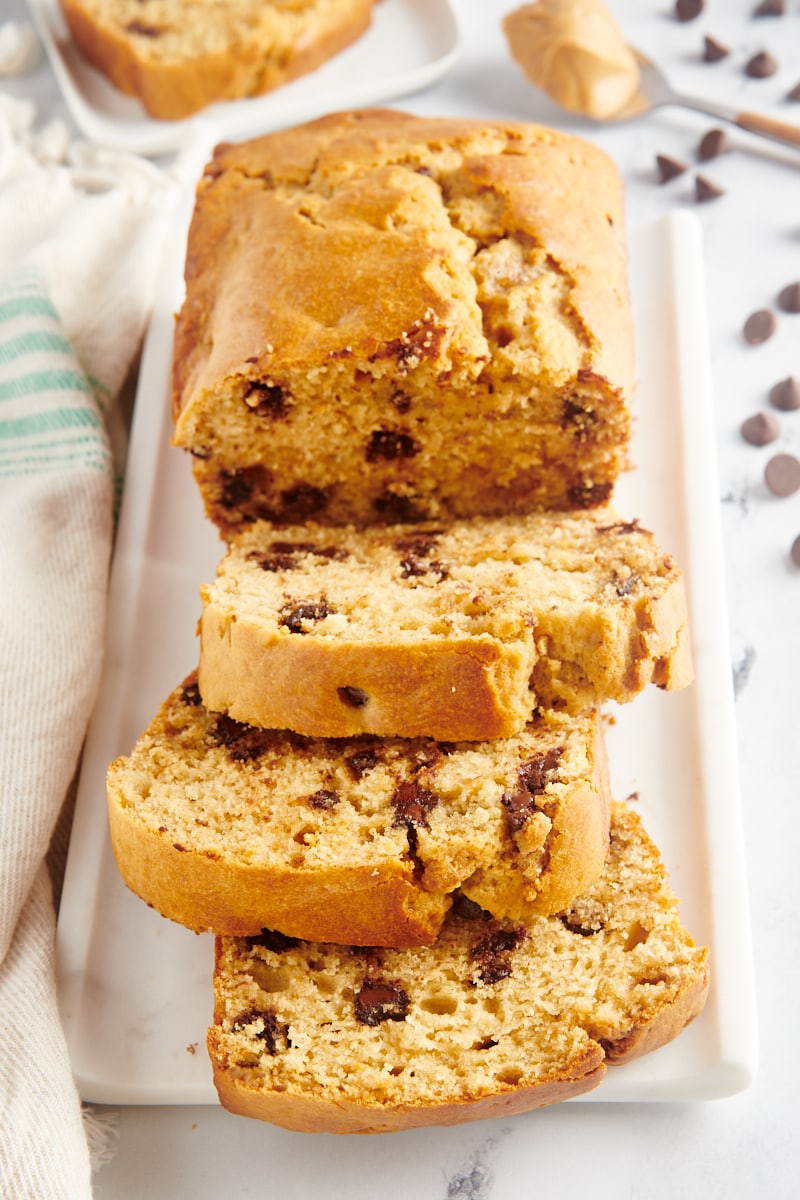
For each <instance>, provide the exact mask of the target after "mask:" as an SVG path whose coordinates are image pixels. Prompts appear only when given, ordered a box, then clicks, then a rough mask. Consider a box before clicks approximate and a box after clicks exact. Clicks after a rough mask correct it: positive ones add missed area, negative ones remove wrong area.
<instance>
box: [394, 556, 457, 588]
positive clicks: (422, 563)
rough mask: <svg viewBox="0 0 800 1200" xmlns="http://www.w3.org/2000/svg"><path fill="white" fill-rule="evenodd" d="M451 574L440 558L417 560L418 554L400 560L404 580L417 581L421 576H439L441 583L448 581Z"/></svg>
mask: <svg viewBox="0 0 800 1200" xmlns="http://www.w3.org/2000/svg"><path fill="white" fill-rule="evenodd" d="M449 574H450V572H449V571H448V569H447V567H445V566H443V565H442V563H441V562H440V561H439V559H438V558H431V559H424V558H417V556H416V554H407V555H406V557H405V558H401V559H400V575H401V577H402V578H403V579H416V578H418V577H419V576H420V575H437V576H438V577H439V581H440V582H441V581H442V580H443V579H447V577H448V575H449Z"/></svg>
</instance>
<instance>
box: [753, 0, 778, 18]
mask: <svg viewBox="0 0 800 1200" xmlns="http://www.w3.org/2000/svg"><path fill="white" fill-rule="evenodd" d="M783 13H784V5H783V0H761V3H760V4H758V5H756V7H755V8H754V9H753V13H752V15H753V16H754V17H782V16H783Z"/></svg>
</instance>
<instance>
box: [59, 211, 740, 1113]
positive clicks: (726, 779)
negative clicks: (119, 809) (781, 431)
mask: <svg viewBox="0 0 800 1200" xmlns="http://www.w3.org/2000/svg"><path fill="white" fill-rule="evenodd" d="M184 207H185V206H184ZM185 218H186V212H185V211H184V213H183V214H182V220H184V221H185ZM183 232H185V230H182V232H181V235H180V236H178V235H176V236H175V237H173V238H172V239H171V240H170V244H169V247H168V250H167V253H166V257H165V262H164V267H163V274H162V277H161V280H160V284H159V286H158V288H157V290H156V296H157V301H156V307H155V311H154V313H153V318H152V322H151V326H150V331H149V335H148V339H147V343H146V348H145V354H144V360H143V364H142V371H141V377H140V382H139V388H138V394H137V400H136V410H135V418H134V427H133V432H132V442H131V453H130V465H129V471H128V478H127V486H126V492H125V500H124V505H123V511H122V515H121V520H120V527H119V534H118V542H117V548H116V555H115V561H114V567H113V573H112V579H111V591H110V608H109V625H108V646H107V659H106V664H105V671H104V676H103V682H102V690H101V694H100V697H99V702H98V705H97V710H96V713H95V716H94V719H93V721H92V724H91V729H90V733H89V738H88V742H87V746H86V751H85V755H84V762H83V771H82V775H81V781H80V788H79V793H78V799H77V806H76V812H75V822H74V829H73V835H72V843H71V849H70V855H69V860H68V864H67V873H66V878H65V884H64V892H63V898H62V905H61V912H60V918H59V924H58V935H57V961H58V983H59V995H60V1004H61V1008H62V1013H63V1019H64V1025H65V1029H66V1034H67V1038H68V1043H69V1048H70V1053H71V1056H72V1062H73V1065H74V1070H75V1074H76V1078H77V1081H78V1085H79V1088H80V1091H81V1093H82V1095H83V1097H84V1098H85V1099H86V1100H90V1101H95V1102H100V1103H102V1102H105V1103H111V1104H126V1103H130V1104H204V1103H213V1102H214V1101H215V1093H214V1090H213V1086H212V1083H211V1072H210V1067H209V1064H208V1061H207V1057H206V1053H205V1033H206V1027H207V1025H208V1023H209V1022H210V1020H211V1016H212V995H211V971H212V952H213V946H212V939H211V937H210V936H209V935H203V936H196V935H194V934H192V933H189V932H187V931H186V930H184V929H182V928H180V927H178V926H176V925H173V924H171V923H170V922H168V921H166V920H165V919H163V918H161V917H160V916H158V915H157V914H156V913H155V912H153V911H151V910H150V909H148V908H147V907H146V906H145V905H144V904H143V903H142V902H141V901H139V900H137V899H136V898H135V897H134V896H133V895H131V894H130V893H128V892H127V891H126V889H125V888H124V887H123V885H122V883H121V882H120V879H119V877H118V874H117V871H116V867H115V864H114V860H113V856H112V853H111V848H110V844H109V840H108V836H107V830H106V815H105V783H104V779H105V770H106V766H107V764H108V762H109V761H110V760H111V759H112V758H114V757H115V756H116V755H118V754H121V753H126V752H128V751H129V750H130V749H131V747H132V745H133V743H134V741H135V739H136V737H137V736H138V734H139V733H140V732H141V731H142V730H143V729H144V728H145V726H146V725H147V724H148V723H149V721H150V719H151V718H152V716H153V715H154V713H155V712H156V710H157V708H158V706H159V704H160V703H161V701H162V700H163V699H164V698H165V697H166V696H167V695H168V693H169V692H170V691H171V690H172V688H173V687H174V686H175V685H176V684H177V683H178V682H179V681H180V680H181V679H182V678H183V677H184V676H185V675H186V674H187V673H188V672H189V671H190V670H191V669H193V668H194V666H195V665H196V661H197V649H198V647H197V642H196V637H195V625H196V620H197V617H198V616H199V612H200V602H199V594H198V588H199V584H200V582H201V581H203V580H208V579H211V578H212V577H213V574H214V571H215V568H216V564H217V561H218V559H219V558H220V557H221V554H222V547H221V544H220V542H219V541H218V539H217V535H216V531H215V530H214V529H213V528H212V527H211V525H210V524H209V523H208V522H207V521H206V520H205V519H204V517H203V514H202V509H201V504H200V500H199V496H198V493H197V490H196V488H195V485H194V482H193V479H192V477H191V468H190V460H189V458H188V456H187V455H185V454H184V453H182V452H181V451H179V450H176V449H174V448H171V447H170V446H169V435H170V411H169V364H170V355H171V337H172V327H173V313H174V312H175V310H176V308H177V307H178V305H179V304H180V299H181V289H182V265H183V249H184V243H183ZM630 240H631V281H632V293H633V307H634V316H635V322H636V336H637V360H638V367H637V372H638V380H639V385H638V396H637V402H636V412H637V417H636V434H635V442H634V462H635V468H634V469H633V470H632V471H631V472H630V473H628V474H627V475H626V477H625V478H624V480H623V481H622V482H621V484H620V485H619V487H618V491H617V496H616V507H617V508H618V510H619V511H620V512H621V513H622V514H623V515H625V516H628V517H633V516H638V517H640V518H641V519H642V520H643V522H644V523H645V524H646V525H647V526H649V527H650V528H651V529H653V530H654V532H655V533H656V536H657V539H658V541H659V542H660V543H661V544H662V545H663V546H664V547H665V548H666V549H668V550H670V551H672V552H673V553H674V554H675V556H676V557H677V558H678V560H679V562H680V563H681V564H682V565H683V567H684V569H685V572H686V576H687V581H688V589H689V600H690V607H691V616H692V625H693V646H694V654H695V665H696V672H697V678H696V681H695V683H694V684H693V686H692V687H691V688H690V689H688V690H687V691H685V692H682V693H672V694H668V695H667V694H663V693H661V692H659V691H657V690H656V689H653V688H651V689H649V691H648V692H647V693H646V694H644V695H643V696H641V697H640V698H638V699H637V700H636V701H635V703H633V704H630V705H627V706H625V707H624V708H620V709H617V710H615V718H616V724H615V725H614V727H613V729H612V730H611V732H610V735H609V753H610V759H611V767H612V779H613V782H614V788H615V793H616V795H618V796H619V797H625V796H628V795H630V794H631V793H634V792H635V793H637V794H638V800H637V801H636V803H637V805H638V807H639V809H640V811H641V812H642V814H643V817H644V819H645V823H646V825H647V828H648V830H649V831H650V833H651V835H652V836H653V837H654V838H655V840H656V842H657V843H658V845H659V847H660V848H661V850H662V853H663V856H664V859H665V862H666V864H667V866H668V868H669V871H670V875H671V879H672V882H673V886H674V888H675V890H676V892H677V893H678V895H679V896H681V898H682V902H683V903H682V915H683V918H684V920H685V922H686V924H687V925H688V926H689V928H690V929H691V930H692V932H693V934H694V935H695V937H696V939H697V940H698V941H702V942H704V943H706V944H708V945H709V946H710V947H711V965H712V973H713V983H712V989H711V994H710V997H709V1001H708V1004H707V1006H706V1009H705V1010H704V1012H703V1014H702V1015H701V1016H700V1017H699V1018H698V1020H696V1021H695V1022H694V1024H693V1025H692V1026H690V1027H689V1028H688V1029H687V1030H685V1031H684V1033H683V1034H682V1035H681V1036H680V1037H679V1038H678V1039H677V1041H675V1042H674V1043H672V1044H671V1045H669V1046H667V1047H664V1048H663V1049H661V1050H659V1051H657V1052H656V1053H655V1054H652V1055H650V1056H648V1057H647V1058H644V1059H642V1060H640V1061H638V1062H635V1063H632V1064H630V1065H628V1066H625V1067H619V1068H614V1069H611V1070H609V1072H608V1074H607V1076H606V1079H605V1080H604V1082H603V1083H602V1085H601V1086H600V1087H599V1088H598V1089H597V1090H596V1091H594V1092H592V1093H590V1094H589V1095H588V1096H586V1097H583V1098H581V1100H579V1101H577V1103H585V1102H602V1101H645V1100H661V1101H664V1100H705V1099H711V1098H716V1097H720V1096H726V1095H731V1094H733V1093H735V1092H737V1091H740V1090H742V1089H744V1088H745V1087H747V1086H748V1085H749V1083H750V1082H751V1080H752V1077H753V1073H754V1070H755V1060H756V1044H755V1043H756V1036H755V1008H754V988H753V967H752V958H751V950H750V927H749V916H748V905H747V890H746V880H745V871H744V855H743V844H742V837H743V834H742V822H741V813H740V798H739V793H738V780H737V774H736V761H737V758H736V744H735V728H734V718H733V692H732V680H731V666H730V654H729V645H728V630H727V622H726V609H725V597H724V590H723V571H722V556H721V537H720V504H719V495H718V485H717V468H716V461H715V452H714V432H713V408H712V404H713V400H712V393H711V383H710V369H709V362H708V345H707V336H706V314H705V290H704V282H703V275H702V244H701V235H700V226H699V224H698V223H697V220H696V217H695V216H694V215H693V214H690V213H688V212H677V213H674V214H672V215H670V216H669V217H667V218H665V219H664V220H661V221H659V222H658V223H656V224H654V225H651V226H648V227H647V228H644V229H640V230H635V231H634V232H633V233H632V235H631V239H630ZM265 1136H269V1131H268V1130H265Z"/></svg>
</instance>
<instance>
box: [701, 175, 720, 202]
mask: <svg viewBox="0 0 800 1200" xmlns="http://www.w3.org/2000/svg"><path fill="white" fill-rule="evenodd" d="M694 195H695V199H696V200H697V203H698V204H705V203H706V201H708V200H718V199H719V197H720V196H724V195H725V189H724V188H721V187H720V186H719V184H718V183H714V182H713V181H712V180H710V179H707V178H706V176H705V175H697V176H695V181H694Z"/></svg>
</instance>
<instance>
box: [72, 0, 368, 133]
mask: <svg viewBox="0 0 800 1200" xmlns="http://www.w3.org/2000/svg"><path fill="white" fill-rule="evenodd" d="M374 2H375V0H351V2H350V3H348V4H347V5H346V6H343V7H344V11H343V14H342V18H341V21H340V23H339V24H338V25H336V24H335V23H332V22H331V20H330V18H324V21H323V24H322V32H321V34H315V33H314V31H313V24H312V28H311V30H310V31H309V32H308V33H307V34H306V36H305V37H304V38H303V39H302V41H298V43H297V44H296V46H295V47H294V48H293V49H291V50H289V51H288V52H285V51H281V53H280V54H279V55H278V56H276V57H274V58H271V57H270V54H271V52H273V48H272V47H270V45H269V44H267V45H264V44H263V43H262V42H259V40H258V37H257V36H256V37H255V39H252V38H251V39H245V40H244V41H232V42H231V45H229V46H226V47H225V48H224V49H222V50H221V51H219V52H210V51H205V52H202V53H199V54H197V55H192V54H189V55H187V56H186V57H178V58H173V59H172V60H171V61H159V60H158V58H156V57H154V56H153V55H152V54H151V53H150V51H149V46H148V42H147V41H144V42H142V41H141V40H138V39H137V38H136V36H135V35H131V34H130V33H128V32H127V31H126V29H125V28H124V25H123V23H122V20H121V14H120V18H119V19H118V17H117V14H115V13H114V12H113V11H112V12H110V13H109V12H108V6H106V5H98V4H96V3H94V4H93V3H90V2H89V0H60V3H61V7H62V10H63V12H64V17H65V20H66V22H67V25H68V27H69V30H70V33H71V35H72V38H73V40H74V41H75V44H76V45H77V46H78V47H79V48H80V50H81V51H82V53H83V54H84V55H85V56H86V58H87V59H88V60H89V62H90V63H92V65H93V66H95V67H97V68H98V70H100V71H102V73H103V74H104V75H106V76H107V77H108V78H109V79H110V80H111V82H112V83H113V84H114V85H115V86H116V87H118V88H119V89H120V91H122V92H124V93H125V94H126V95H129V96H133V97H136V98H137V99H139V100H141V102H142V104H143V105H144V107H145V109H146V110H147V112H148V113H149V114H150V115H151V116H153V117H157V118H160V119H163V120H181V119H183V118H185V117H189V116H191V115H192V114H193V113H196V112H198V111H200V110H201V109H203V108H206V107H207V106H208V105H209V104H213V103H215V102H216V101H218V100H235V99H242V98H246V97H248V96H255V95H262V94H264V93H266V92H269V91H272V90H273V89H275V88H277V87H280V86H282V85H283V84H286V83H289V82H290V81H291V80H292V79H296V78H298V77H299V76H301V75H305V74H307V73H308V72H310V71H313V70H315V69H316V68H317V67H318V66H320V65H321V64H322V63H323V62H326V61H327V60H328V59H329V58H332V57H333V56H334V55H335V54H338V53H339V52H340V51H341V50H343V49H344V48H345V47H346V46H348V45H350V44H351V42H354V41H355V40H356V39H357V38H359V37H361V35H362V34H363V33H364V32H365V30H366V29H367V28H368V27H369V24H370V19H371V14H372V7H373V4H374ZM179 15H180V14H179ZM183 15H184V16H185V15H186V14H183ZM146 19H147V13H146V12H143V14H142V23H143V24H146ZM188 20H189V21H191V16H189V17H188Z"/></svg>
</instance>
